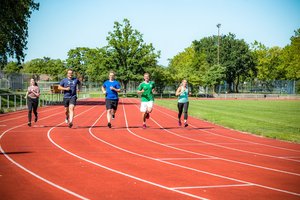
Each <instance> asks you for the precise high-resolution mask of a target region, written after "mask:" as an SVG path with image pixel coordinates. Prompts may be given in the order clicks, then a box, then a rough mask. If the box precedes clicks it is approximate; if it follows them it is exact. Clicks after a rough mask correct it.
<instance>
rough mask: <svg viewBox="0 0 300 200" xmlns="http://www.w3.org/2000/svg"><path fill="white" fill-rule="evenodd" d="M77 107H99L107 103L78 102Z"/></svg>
mask: <svg viewBox="0 0 300 200" xmlns="http://www.w3.org/2000/svg"><path fill="white" fill-rule="evenodd" d="M76 105H81V106H97V105H105V102H104V101H77V103H76Z"/></svg>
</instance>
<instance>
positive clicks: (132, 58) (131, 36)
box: [106, 19, 160, 92]
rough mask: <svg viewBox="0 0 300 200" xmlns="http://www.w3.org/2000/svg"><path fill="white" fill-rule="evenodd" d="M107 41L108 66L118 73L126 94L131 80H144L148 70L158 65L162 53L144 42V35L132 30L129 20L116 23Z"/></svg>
mask: <svg viewBox="0 0 300 200" xmlns="http://www.w3.org/2000/svg"><path fill="white" fill-rule="evenodd" d="M106 40H107V41H108V45H107V46H106V52H107V62H108V65H109V67H110V69H113V70H115V71H117V72H118V78H119V80H121V84H122V85H123V87H124V90H125V92H126V85H127V83H128V82H129V81H130V80H132V81H137V80H140V79H142V75H143V73H144V72H146V71H147V69H148V68H151V67H154V66H156V65H157V59H158V58H159V56H160V52H154V51H155V49H154V47H153V45H152V44H151V43H150V44H146V43H145V42H144V40H143V35H142V34H141V33H140V32H139V31H137V30H134V29H133V28H132V26H131V25H130V22H129V20H128V19H124V20H123V24H121V23H119V22H115V23H114V30H113V32H109V33H108V36H107V38H106Z"/></svg>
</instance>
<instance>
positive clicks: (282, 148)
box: [156, 109, 300, 152]
mask: <svg viewBox="0 0 300 200" xmlns="http://www.w3.org/2000/svg"><path fill="white" fill-rule="evenodd" d="M156 110H157V111H158V112H160V113H163V114H165V115H167V116H169V117H171V118H173V119H175V120H176V121H177V120H178V119H177V118H176V117H174V116H172V115H170V114H168V113H166V112H163V111H161V110H159V109H156ZM189 125H190V126H191V127H193V128H199V127H196V126H194V125H193V124H191V123H189ZM218 126H220V125H218ZM220 127H222V126H220ZM223 128H226V127H223ZM226 129H228V130H230V129H229V128H226ZM199 131H203V132H206V133H209V134H212V135H216V136H219V137H224V138H228V139H232V140H237V141H242V142H247V143H250V144H257V145H261V146H266V147H271V148H276V149H281V150H287V151H293V152H300V151H299V150H295V149H289V148H284V147H278V146H274V145H268V144H262V143H258V142H251V141H248V140H243V139H238V138H234V137H230V136H224V135H220V134H218V133H213V132H211V131H207V130H203V129H202V130H199ZM253 136H255V135H253Z"/></svg>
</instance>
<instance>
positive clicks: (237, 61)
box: [193, 33, 255, 92]
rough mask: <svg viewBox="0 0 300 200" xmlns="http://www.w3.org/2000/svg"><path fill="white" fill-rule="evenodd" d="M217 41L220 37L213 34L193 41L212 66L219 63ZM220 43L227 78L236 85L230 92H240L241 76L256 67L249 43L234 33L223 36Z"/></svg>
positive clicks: (221, 60)
mask: <svg viewBox="0 0 300 200" xmlns="http://www.w3.org/2000/svg"><path fill="white" fill-rule="evenodd" d="M217 41H218V37H217V36H212V37H206V38H203V39H201V40H200V41H194V42H193V44H194V46H195V51H196V52H200V53H204V54H205V55H206V60H207V62H208V63H209V65H210V66H213V65H216V64H217V48H218V43H217ZM220 43H221V45H220V65H221V66H222V67H223V68H224V69H225V72H224V73H225V80H226V81H227V83H228V84H229V85H232V86H235V87H234V90H232V88H231V87H230V88H229V92H233V91H234V92H238V86H239V83H240V81H241V80H240V79H241V77H245V76H247V74H248V73H249V71H251V70H253V69H254V68H255V65H254V59H253V56H252V53H251V51H250V49H249V46H248V44H247V43H246V42H245V41H244V40H239V39H236V38H235V35H234V34H232V33H229V34H228V35H224V36H222V37H221V42H220ZM221 71H222V70H221Z"/></svg>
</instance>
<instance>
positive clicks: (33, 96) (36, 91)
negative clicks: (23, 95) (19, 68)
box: [27, 86, 40, 99]
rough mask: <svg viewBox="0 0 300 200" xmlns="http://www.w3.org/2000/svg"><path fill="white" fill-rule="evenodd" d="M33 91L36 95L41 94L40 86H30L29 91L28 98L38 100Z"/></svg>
mask: <svg viewBox="0 0 300 200" xmlns="http://www.w3.org/2000/svg"><path fill="white" fill-rule="evenodd" d="M31 90H33V91H34V92H35V93H40V89H39V87H38V86H29V87H28V89H27V91H28V96H29V97H30V98H33V99H35V98H38V96H36V95H35V94H34V93H33V92H32V91H31Z"/></svg>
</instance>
